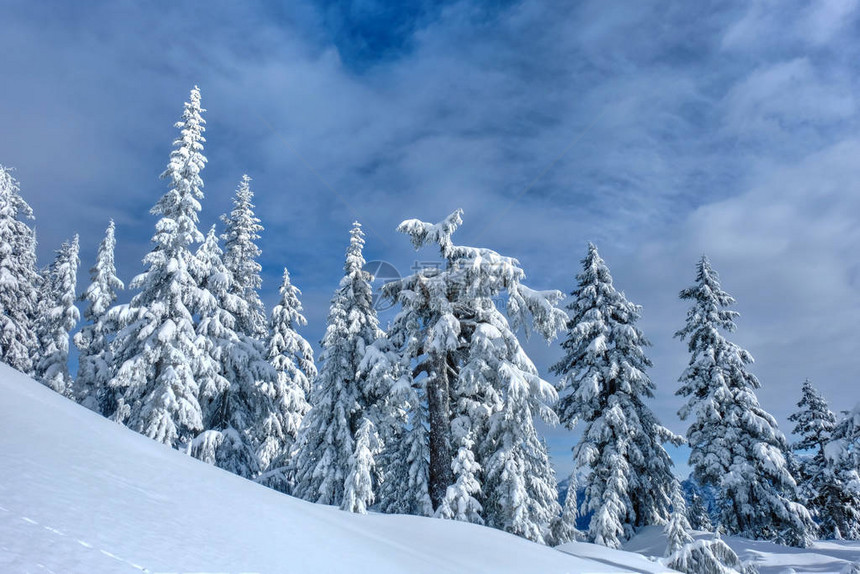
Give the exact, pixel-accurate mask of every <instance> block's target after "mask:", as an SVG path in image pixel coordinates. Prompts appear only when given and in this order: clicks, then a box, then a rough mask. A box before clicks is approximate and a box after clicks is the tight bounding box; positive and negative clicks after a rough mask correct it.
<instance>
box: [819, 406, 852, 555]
mask: <svg viewBox="0 0 860 574" xmlns="http://www.w3.org/2000/svg"><path fill="white" fill-rule="evenodd" d="M824 455H825V460H826V464H825V466H824V469H823V471H822V477H821V479H820V487H819V490H818V492H817V493H816V494H817V496H816V499H815V500H814V501H813V503H814V504H815V505H816V506H820V507H823V508H825V509H826V511H825V512H823V513H822V515H821V517H820V518H821V531H822V533H823V534H824V535H825V536H828V537H833V538H836V539H845V540H858V539H860V404H858V405H857V406H855V407H854V409H853V410H851V411H844V412H843V413H842V418H840V419H839V421H838V422H837V423H836V426H834V427H833V431H832V433H831V436H830V440H829V441H828V442H827V444H826V445H825V447H824Z"/></svg>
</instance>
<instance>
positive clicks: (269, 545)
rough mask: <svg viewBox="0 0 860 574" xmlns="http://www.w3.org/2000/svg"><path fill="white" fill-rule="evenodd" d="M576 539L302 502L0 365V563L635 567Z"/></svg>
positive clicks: (45, 568)
mask: <svg viewBox="0 0 860 574" xmlns="http://www.w3.org/2000/svg"><path fill="white" fill-rule="evenodd" d="M588 546H589V547H590V551H593V552H592V554H591V555H590V556H591V558H586V557H579V556H572V555H569V554H566V553H562V552H558V551H556V550H553V549H551V548H547V547H544V546H540V545H537V544H534V543H531V542H528V541H526V540H523V539H521V538H517V537H515V536H512V535H509V534H506V533H503V532H500V531H498V530H492V529H490V528H483V527H479V526H474V525H471V524H466V523H461V522H453V521H443V520H434V519H428V518H418V517H411V516H387V515H355V514H350V513H346V512H342V511H339V510H337V509H334V508H330V507H325V506H320V505H314V504H309V503H306V502H303V501H300V500H297V499H294V498H291V497H288V496H284V495H282V494H279V493H277V492H275V491H272V490H269V489H267V488H264V487H262V486H259V485H256V484H253V483H251V482H249V481H247V480H244V479H242V478H239V477H237V476H234V475H232V474H229V473H227V472H224V471H222V470H219V469H217V468H214V467H211V466H208V465H206V464H204V463H202V462H200V461H197V460H195V459H192V458H191V457H188V456H185V455H183V454H181V453H179V452H177V451H174V450H172V449H170V448H168V447H165V446H163V445H161V444H158V443H156V442H154V441H152V440H150V439H147V438H145V437H143V436H140V435H137V434H135V433H133V432H131V431H129V430H127V429H125V428H123V427H121V426H119V425H116V424H114V423H112V422H110V421H108V420H106V419H103V418H102V417H100V416H98V415H96V414H94V413H92V412H90V411H88V410H86V409H84V408H83V407H80V406H78V405H76V404H74V403H72V402H71V401H68V400H67V399H64V398H63V397H61V396H60V395H58V394H56V393H54V392H53V391H51V390H49V389H48V388H46V387H44V386H42V385H40V384H38V383H36V382H34V381H33V380H31V379H29V378H27V377H25V376H23V375H21V374H20V373H18V372H17V371H14V370H12V369H11V368H9V367H7V366H5V365H0V572H3V573H8V574H14V573H18V572H33V573H36V572H48V573H50V572H54V573H56V574H69V573H75V572H81V573H87V574H92V573H107V572H139V571H144V572H220V573H226V572H234V573H235V572H259V573H269V572H271V573H279V574H280V573H290V572H297V573H304V572H350V573H357V572H374V573H385V572H398V573H399V572H409V573H422V572H426V573H428V574H429V573H434V574H436V573H441V572H470V573H471V572H492V573H494V574H501V573H505V572H511V573H514V572H516V573H527V572H540V573H546V574H550V573H562V572H566V573H570V572H594V573H598V572H638V571H641V570H639V569H634V568H630V567H624V566H622V565H620V563H627V560H628V559H630V560H634V561H637V562H638V561H640V560H643V559H641V558H640V557H638V556H636V555H631V554H627V553H620V554H619V553H613V554H604V553H602V550H604V549H602V548H598V547H591V545H588ZM655 566H656V565H655ZM649 571H655V572H656V571H660V568H659V567H656V568H654V569H653V570H649Z"/></svg>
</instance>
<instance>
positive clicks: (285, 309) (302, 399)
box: [257, 269, 317, 493]
mask: <svg viewBox="0 0 860 574" xmlns="http://www.w3.org/2000/svg"><path fill="white" fill-rule="evenodd" d="M279 292H280V294H281V298H280V301H278V304H277V305H275V308H274V309H272V314H271V317H270V319H269V337H268V345H267V346H268V360H269V362H270V363H271V364H272V366H273V367H274V369H275V372H276V376H275V377H274V378H273V379H271V380H267V381H259V382H258V384H259V385H260V390H261V392H262V393H263V394H264V395H265V396H266V397H267V398H268V405H269V406H268V408H267V410H266V414H265V416H264V417H263V418H262V419H261V420H260V421H258V424H259V425H260V426H261V432H260V437H261V442H260V445H259V446H258V450H257V456H258V457H259V459H260V465H261V468H262V474H261V475H260V477H259V478H258V480H259V482H261V483H262V484H265V485H266V486H268V487H270V488H274V489H275V490H280V491H281V492H287V493H288V492H289V491H290V478H289V476H288V469H289V462H290V456H291V453H292V451H293V447H294V445H295V443H296V438H297V437H298V433H299V427H300V426H301V424H302V419H303V418H304V416H305V415H306V414H307V412H308V410H310V405H309V404H308V401H307V397H308V395H309V394H310V392H311V381H312V380H313V379H314V378H315V377H316V376H317V369H316V365H314V351H313V348H312V347H311V345H310V343H308V342H307V341H306V340H305V339H304V338H303V337H302V336H301V335H299V333H298V331H297V329H298V328H299V327H304V326H305V325H307V320H306V319H305V317H304V315H302V304H301V301H300V300H299V295H301V291H299V289H298V288H297V287H295V286H293V284H292V282H291V281H290V273H289V271H287V269H284V279H283V282H282V283H281V288H280V291H279Z"/></svg>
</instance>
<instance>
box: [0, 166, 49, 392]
mask: <svg viewBox="0 0 860 574" xmlns="http://www.w3.org/2000/svg"><path fill="white" fill-rule="evenodd" d="M27 219H33V210H32V209H31V208H30V206H29V205H28V204H27V202H26V201H24V198H22V197H21V194H20V187H19V185H18V181H17V180H16V179H15V178H14V177H12V174H11V170H10V169H9V168H7V167H4V166H2V165H0V361H2V362H4V363H6V364H7V365H9V366H11V367H13V368H15V369H18V370H19V371H21V372H22V373H26V374H28V375H29V374H32V373H33V367H34V365H33V358H34V357H36V356H38V354H37V352H36V351H37V350H38V347H39V342H38V336H37V335H36V325H35V321H34V318H35V315H36V306H37V303H38V298H39V294H38V285H39V274H38V272H37V271H36V237H35V233H34V231H33V229H32V228H30V226H28V225H27V224H26V223H25V220H27Z"/></svg>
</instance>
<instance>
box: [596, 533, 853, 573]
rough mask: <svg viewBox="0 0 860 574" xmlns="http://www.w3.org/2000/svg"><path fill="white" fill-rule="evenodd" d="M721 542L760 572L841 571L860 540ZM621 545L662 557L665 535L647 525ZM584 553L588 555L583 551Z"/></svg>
mask: <svg viewBox="0 0 860 574" xmlns="http://www.w3.org/2000/svg"><path fill="white" fill-rule="evenodd" d="M693 537H694V538H696V539H699V538H707V539H710V538H711V537H713V534H710V533H706V532H698V531H696V532H694V533H693ZM723 542H725V543H726V544H728V545H729V546H731V548H732V550H734V551H735V552H736V553H737V555H738V557H740V559H741V560H743V561H744V562H752V564H754V565H755V567H756V568H758V571H759V574H790V573H796V574H801V573H807V572H809V573H812V572H818V573H824V572H826V573H829V574H837V573H839V572H843V571H844V570H845V568H846V567H847V566H849V565H850V564H852V563H857V564H860V542H858V541H856V540H854V541H850V542H837V541H833V540H819V541H816V542H814V543H813V545H812V546H811V547H810V548H803V549H799V548H791V547H788V546H780V545H779V544H774V543H772V542H765V541H763V540H748V539H746V538H739V537H737V536H724V537H723ZM622 548H623V549H624V550H627V551H629V552H636V553H641V554H644V555H645V556H662V555H663V551H664V550H665V549H666V536H665V535H664V534H663V529H662V528H660V527H658V526H649V527H646V528H643V529H642V530H641V531H640V532H639V533H638V534H637V535H636V536H635V537H634V538H633V539H632V540H630V541H628V542H626V543H625V544H623V545H622ZM628 555H629V554H628ZM636 555H637V554H634V556H636ZM583 556H587V555H586V554H583Z"/></svg>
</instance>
